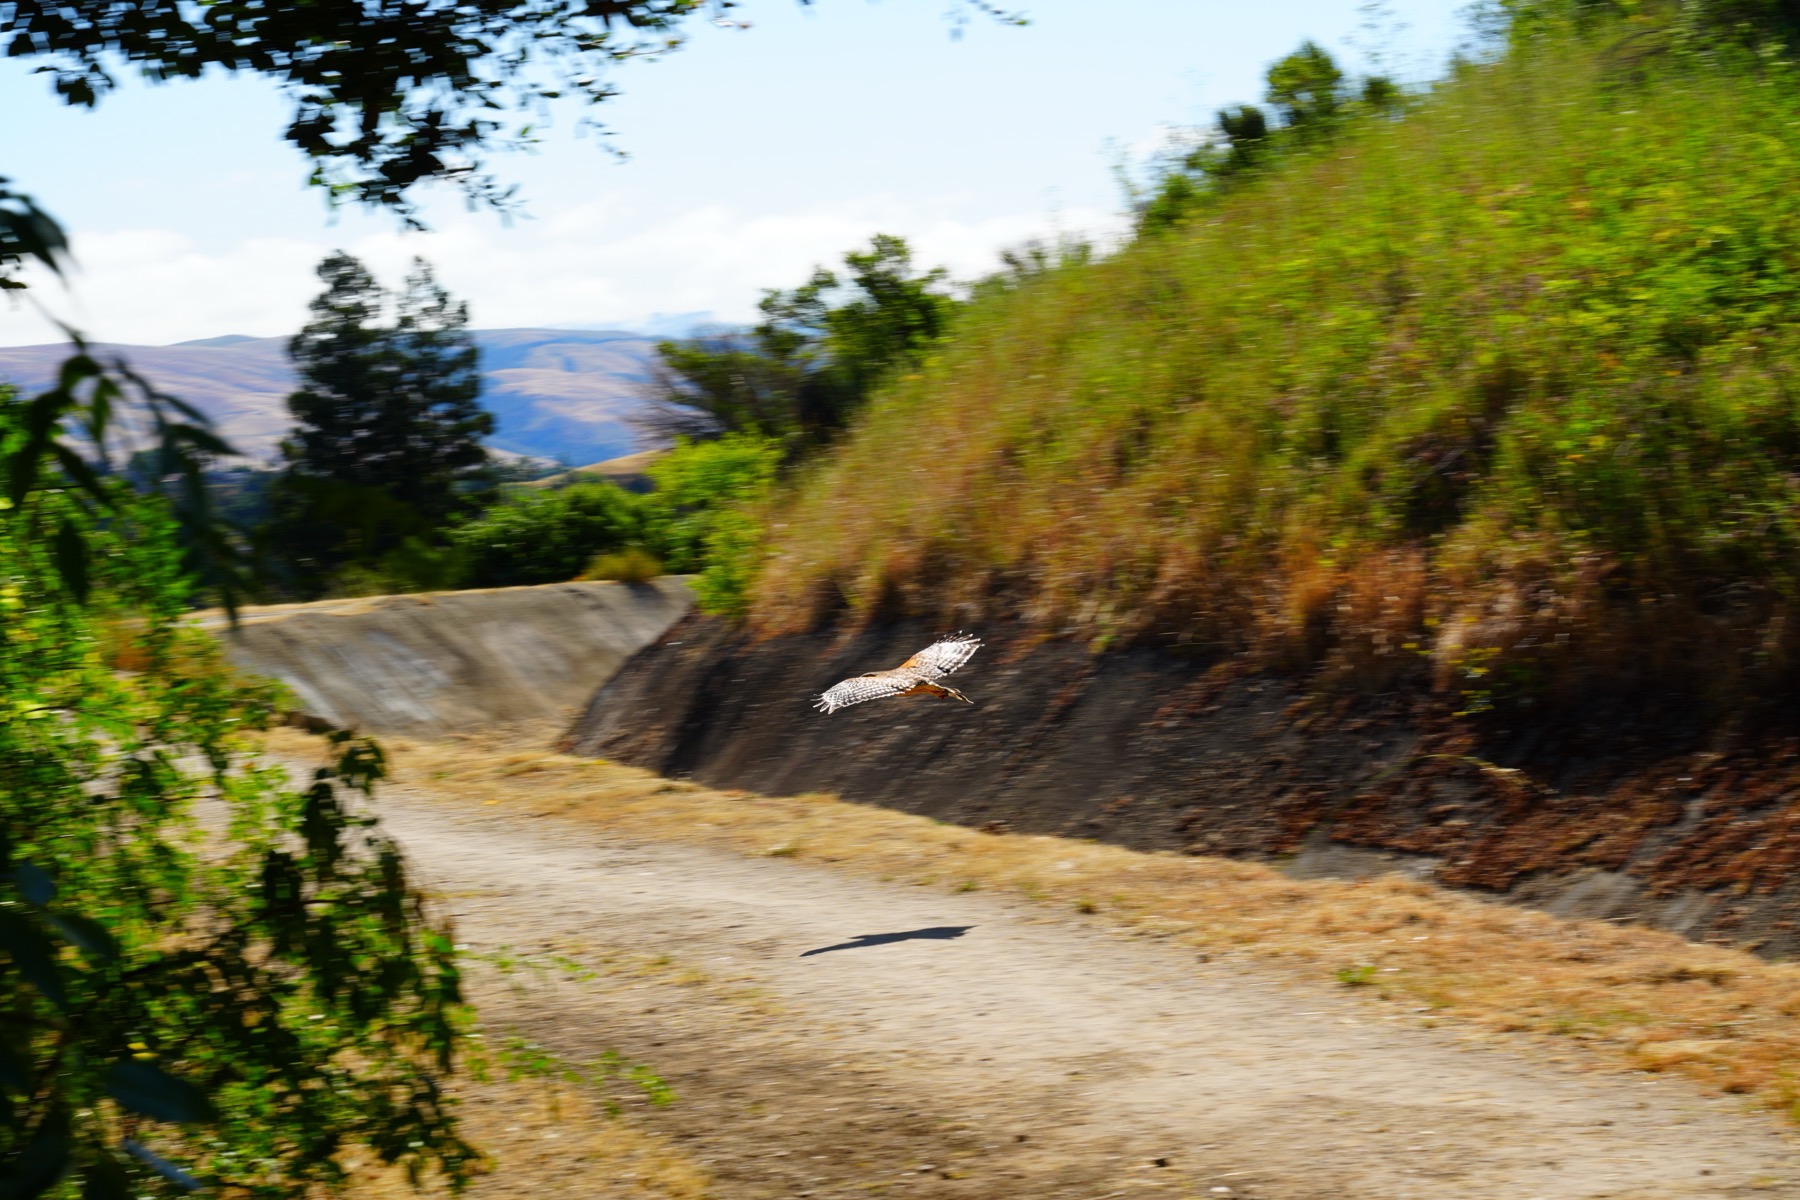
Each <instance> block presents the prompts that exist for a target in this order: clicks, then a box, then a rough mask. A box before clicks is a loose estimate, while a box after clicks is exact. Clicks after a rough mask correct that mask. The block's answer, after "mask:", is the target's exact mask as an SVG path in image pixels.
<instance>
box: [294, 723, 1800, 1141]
mask: <svg viewBox="0 0 1800 1200" xmlns="http://www.w3.org/2000/svg"><path fill="white" fill-rule="evenodd" d="M272 737H273V738H274V739H275V741H276V742H277V745H275V746H274V748H275V749H278V750H280V751H282V752H284V753H288V754H290V755H292V754H298V753H307V752H309V751H308V750H307V748H306V744H305V739H304V738H303V736H302V735H299V734H296V733H293V732H291V731H279V732H277V733H276V734H274V735H272ZM512 745H513V746H515V747H516V745H517V743H516V742H514V743H512ZM390 748H391V749H392V750H393V751H394V762H395V766H396V769H397V782H401V783H408V784H413V785H417V786H420V787H423V788H428V789H429V790H430V791H431V793H432V794H434V795H438V796H442V797H443V798H445V799H446V800H448V801H451V802H459V803H466V804H479V805H500V806H504V807H505V808H507V809H508V810H511V811H517V812H519V813H521V814H533V815H550V816H557V817H560V818H563V819H567V820H573V821H578V822H581V823H583V824H586V825H589V826H592V827H595V828H598V829H602V830H605V831H606V832H608V833H613V834H618V835H622V836H627V837H631V838H637V839H643V840H647V841H662V842H680V843H687V844H693V845H702V846H709V847H713V848H717V849H721V850H727V851H730V852H733V853H737V854H745V855H772V856H782V857H793V858H801V859H806V860H809V861H814V862H819V863H824V864H829V865H831V866H832V867H833V868H834V869H837V870H843V871H847V872H852V873H855V874H858V875H865V876H873V877H877V878H880V879H884V880H892V881H895V882H900V883H907V884H918V885H923V886H932V887H941V888H944V889H947V890H959V889H960V890H970V889H976V888H979V889H983V890H989V891H1000V892H1005V893H1010V894H1014V895H1020V896H1024V897H1027V898H1029V899H1031V900H1033V901H1037V902H1039V903H1042V904H1044V905H1047V906H1051V907H1054V908H1058V909H1062V910H1064V911H1066V912H1067V913H1068V914H1069V915H1070V919H1092V920H1102V921H1107V922H1110V923H1112V924H1114V925H1116V926H1119V927H1121V928H1123V929H1126V930H1130V931H1132V932H1134V933H1137V934H1141V935H1145V936H1153V937H1159V938H1170V939H1175V940H1178V941H1181V942H1185V943H1188V944H1190V945H1192V946H1195V947H1197V948H1200V949H1203V950H1206V951H1208V952H1211V953H1215V954H1216V953H1220V952H1234V953H1239V954H1243V955H1246V956H1251V957H1254V958H1256V959H1259V960H1263V961H1267V962H1273V963H1279V964H1283V965H1284V966H1285V967H1286V968H1287V969H1289V970H1291V971H1292V972H1293V973H1295V974H1296V975H1298V976H1301V977H1305V978H1309V979H1311V980H1314V981H1319V982H1331V981H1333V980H1334V979H1335V980H1339V981H1342V982H1344V983H1347V984H1351V985H1355V990H1357V991H1358V992H1360V993H1363V994H1366V995H1368V996H1370V997H1371V998H1372V1000H1379V1001H1387V1002H1392V1003H1397V1004H1402V1005H1406V1006H1408V1007H1411V1008H1413V1009H1415V1010H1417V1011H1419V1012H1420V1013H1421V1014H1422V1015H1425V1016H1426V1019H1429V1020H1438V1019H1448V1020H1451V1021H1454V1022H1457V1023H1459V1024H1461V1025H1463V1026H1464V1027H1465V1028H1468V1029H1470V1030H1471V1031H1472V1032H1476V1033H1487V1032H1507V1033H1519V1034H1532V1035H1541V1040H1543V1041H1545V1042H1549V1043H1552V1044H1555V1045H1557V1046H1558V1048H1559V1049H1560V1051H1561V1053H1563V1054H1564V1055H1566V1056H1568V1057H1569V1058H1570V1059H1572V1060H1573V1061H1575V1062H1577V1063H1581V1064H1584V1065H1587V1066H1590V1067H1612V1068H1618V1069H1626V1068H1635V1069H1643V1070H1651V1071H1669V1072H1675V1073H1679V1074H1683V1075H1687V1076H1690V1077H1692V1078H1694V1079H1696V1080H1699V1081H1701V1082H1702V1083H1704V1084H1706V1085H1708V1086H1710V1087H1713V1088H1717V1089H1719V1090H1722V1091H1725V1092H1730V1093H1737V1094H1741V1095H1744V1096H1745V1097H1746V1098H1747V1099H1749V1100H1752V1101H1754V1102H1755V1103H1756V1104H1758V1105H1761V1106H1765V1107H1768V1108H1773V1109H1777V1110H1780V1111H1782V1112H1783V1113H1785V1114H1786V1115H1788V1116H1789V1117H1790V1118H1791V1119H1794V1120H1800V1082H1797V1081H1796V1076H1795V1067H1794V1064H1795V1063H1797V1062H1800V967H1797V966H1793V965H1788V964H1782V963H1771V962H1767V961H1764V960H1762V959H1759V958H1757V957H1755V956H1754V955H1751V954H1749V953H1746V952H1742V951H1737V950H1731V949H1726V948H1722V947H1716V946H1702V945H1696V944H1692V943H1689V942H1685V941H1683V940H1682V939H1680V938H1678V937H1675V936H1674V935H1672V934H1668V933H1662V932H1658V931H1655V930H1648V929H1640V928H1630V927H1621V926H1615V925H1610V924H1607V923H1604V922H1593V921H1567V920H1561V919H1558V918H1554V917H1551V916H1549V915H1547V914H1544V913H1539V912H1533V911H1529V910H1524V909H1518V908H1512V907H1507V906H1503V905H1499V904H1493V903H1487V902H1484V901H1482V900H1479V899H1476V898H1474V897H1472V896H1468V895H1461V894H1457V893H1453V892H1447V891H1444V890H1442V889H1439V888H1435V887H1432V886H1430V885H1427V884H1422V883H1418V882H1414V881H1410V880H1405V879H1401V878H1398V877H1386V878H1380V879H1373V880H1363V881H1345V882H1340V881H1304V882H1303V881H1296V880H1293V879H1289V878H1287V877H1286V876H1283V875H1282V874H1280V873H1279V872H1277V871H1275V870H1274V869H1272V868H1270V867H1267V866H1262V865H1259V864H1255V863H1245V862H1235V861H1232V860H1228V859H1217V858H1192V857H1182V856H1178V855H1174V854H1167V853H1164V854H1142V853H1137V852H1133V851H1129V850H1124V849H1121V848H1118V847H1114V846H1104V845H1098V844H1093V843H1086V842H1076V841H1068V840H1064V839H1060V838H1053V837H1035V836H1016V835H1004V834H1003V835H995V834H986V833H981V832H977V831H975V830H971V829H967V828H963V827H960V826H953V825H943V824H940V823H937V822H934V821H931V820H928V819H926V818H922V817H916V816H911V815H907V814H904V813H899V812H894V811H891V810H888V809H883V808H875V807H870V806H865V805H858V804H849V803H845V802H843V801H841V800H838V799H836V798H834V797H831V796H819V795H813V796H793V797H771V796H761V795H755V794H751V793H747V792H738V791H719V790H713V789H709V788H703V787H699V786H697V785H694V784H690V783H683V782H676V781H670V780H666V779H662V778H659V777H657V776H655V775H652V774H650V773H649V772H645V771H640V770H636V769H633V768H628V767H622V766H618V765H615V764H610V763H606V762H603V761H598V760H592V759H582V758H574V757H571V756H568V755H561V754H555V753H549V752H539V751H529V752H520V751H518V750H516V749H508V748H507V747H506V746H505V745H500V744H483V743H482V742H481V741H480V740H477V739H467V740H462V741H455V742H434V743H404V742H396V743H393V744H392V745H391V747H390Z"/></svg>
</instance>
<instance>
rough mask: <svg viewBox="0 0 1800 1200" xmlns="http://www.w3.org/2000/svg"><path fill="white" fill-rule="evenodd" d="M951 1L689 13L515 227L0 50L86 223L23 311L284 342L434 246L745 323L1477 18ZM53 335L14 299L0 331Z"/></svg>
mask: <svg viewBox="0 0 1800 1200" xmlns="http://www.w3.org/2000/svg"><path fill="white" fill-rule="evenodd" d="M948 7H949V4H948V0H879V2H877V0H817V2H816V3H815V4H813V5H812V6H811V7H809V8H802V7H800V6H799V5H798V4H796V3H794V0H748V2H747V3H745V4H743V5H741V6H740V7H739V8H738V9H736V10H734V12H733V16H734V17H736V18H737V19H740V20H745V21H748V22H749V23H750V26H751V27H750V28H749V29H727V28H720V27H716V26H714V25H712V24H710V23H708V22H706V21H696V22H694V23H693V25H692V26H691V27H690V29H691V33H692V39H691V41H690V43H689V44H688V45H687V46H686V47H684V48H683V49H681V50H679V51H678V52H676V53H674V54H671V55H669V56H668V57H666V58H664V59H662V60H660V61H657V62H637V63H631V64H628V65H626V66H625V67H623V68H621V69H620V70H619V71H618V72H617V73H616V75H615V76H614V79H615V82H616V83H617V84H618V85H619V86H620V87H621V88H622V89H623V94H622V95H621V96H619V97H617V98H615V99H613V100H611V101H608V102H607V104H606V105H605V106H603V108H602V109H601V110H600V112H599V115H600V116H601V117H602V118H603V119H604V120H605V121H606V122H607V123H608V124H609V126H610V127H611V128H612V129H613V130H614V131H615V137H614V141H613V144H614V145H616V146H617V147H618V148H619V149H621V150H624V151H626V152H627V153H628V154H629V156H630V157H629V158H628V159H627V160H626V161H623V162H620V161H617V160H615V159H614V158H612V157H610V156H608V155H606V154H605V153H603V152H602V151H600V150H599V149H598V148H596V146H595V145H594V143H593V141H592V140H591V139H585V140H584V139H578V138H576V137H575V136H573V133H572V127H573V125H574V123H575V118H576V117H577V116H578V115H579V114H578V110H577V109H575V108H573V107H570V108H568V109H562V110H558V111H557V112H556V113H555V121H554V123H553V125H552V127H551V129H550V130H549V131H548V135H547V137H546V140H545V142H544V144H543V145H542V146H541V147H540V148H539V149H538V150H537V151H535V152H534V153H531V154H528V155H515V156H507V157H503V158H500V159H499V160H498V161H497V165H498V167H499V170H500V172H501V174H502V175H504V176H505V177H506V178H508V179H509V180H513V181H516V182H518V183H519V184H520V185H521V190H522V194H523V196H524V197H525V199H526V201H527V204H528V209H529V212H530V214H531V219H529V220H523V221H515V222H512V223H511V224H510V225H509V224H507V223H506V222H503V221H502V220H500V219H499V218H498V217H497V216H495V215H493V214H490V213H480V212H478V213H469V212H467V211H466V210H465V209H464V207H463V206H462V204H461V202H460V201H459V200H457V199H456V198H455V197H453V196H450V195H447V194H445V195H433V196H430V197H429V198H428V201H427V213H428V220H429V221H430V223H431V225H432V227H433V229H432V232H431V233H429V234H425V235H420V234H409V233H406V232H404V231H403V230H402V229H401V228H400V227H399V225H398V223H397V222H395V221H394V220H393V219H392V218H391V217H388V216H385V215H382V214H373V213H363V212H356V211H345V212H340V213H338V214H335V215H333V214H330V213H328V212H327V211H326V208H325V206H324V203H323V201H322V199H321V197H320V196H319V195H318V194H317V193H316V192H314V191H312V190H310V189H308V188H307V187H306V186H305V175H306V168H305V166H304V164H302V163H301V162H300V160H299V158H298V156H297V155H296V154H295V153H294V152H293V151H292V150H290V149H289V148H288V147H287V146H286V144H285V143H284V142H282V140H281V138H280V130H281V128H282V127H283V124H284V121H285V116H286V113H287V106H286V104H285V102H284V101H283V99H282V97H281V96H280V94H279V93H278V92H277V91H276V90H275V89H274V88H273V87H271V86H269V85H268V84H266V83H264V82H262V81H260V80H254V79H231V78H223V77H221V78H214V79H207V80H203V81H200V82H197V83H176V84H171V85H167V86H163V87H150V86H148V85H143V84H138V83H133V84H131V85H129V86H128V87H126V88H125V89H123V90H122V91H121V92H120V93H118V94H116V95H115V96H113V97H112V98H110V99H109V100H107V101H105V102H103V103H102V105H101V107H100V108H99V110H98V111H97V112H82V111H72V110H68V109H64V108H62V107H61V106H60V105H58V104H57V103H56V102H55V101H54V100H53V98H52V97H51V96H50V94H49V90H48V87H47V85H46V84H45V83H44V81H43V80H42V79H40V78H37V77H34V76H33V75H31V73H30V67H29V65H28V64H27V63H23V62H21V61H19V60H0V112H4V113H6V114H7V116H8V120H7V121H6V122H5V131H4V133H0V174H4V175H7V176H10V177H11V178H12V180H13V182H14V185H15V186H17V187H19V188H21V189H22V190H25V191H27V192H30V193H31V194H33V195H35V196H36V197H37V198H38V200H39V201H40V202H41V203H42V204H44V205H45V206H46V207H47V208H48V209H50V211H51V212H53V213H54V214H56V215H57V216H58V217H59V218H60V219H61V220H62V221H63V222H64V224H65V225H66V226H67V227H68V228H69V230H70V231H71V233H72V235H73V238H74V245H75V253H76V258H77V261H78V263H79V265H80V271H79V273H78V274H77V275H76V276H75V277H74V278H73V280H72V286H71V287H69V288H64V287H62V286H61V285H60V284H56V283H52V282H46V284H45V286H43V287H41V288H38V289H36V294H37V299H38V301H39V302H40V303H42V304H44V305H45V306H46V307H48V308H50V309H51V310H52V311H54V312H55V313H57V314H58V315H60V316H62V317H63V318H64V319H67V320H71V321H72V322H73V323H74V324H76V325H77V326H78V327H80V328H82V329H83V330H85V331H86V332H87V333H89V334H90V335H91V336H94V337H98V338H103V339H106V340H112V341H126V342H142V343H151V344H162V343H168V342H174V341H181V340H186V339H189V338H201V337H210V336H215V335H218V334H224V333H247V334H254V335H275V334H286V333H290V332H292V331H293V330H294V329H296V328H297V327H298V325H299V324H300V323H301V321H303V320H304V314H305V305H306V301H307V300H308V299H309V298H310V297H311V296H312V294H313V293H314V292H316V291H317V290H318V285H317V281H316V279H315V278H314V276H313V274H312V268H313V266H314V264H315V263H316V262H317V261H318V260H319V258H320V257H322V256H323V255H324V254H325V253H326V252H328V251H329V250H331V249H334V248H343V249H347V250H349V251H350V252H351V253H353V254H356V255H358V256H359V257H362V258H363V259H364V260H365V261H367V262H369V263H370V265H371V266H372V267H374V268H375V269H376V271H377V273H378V274H381V275H382V276H383V277H384V278H387V279H389V280H392V281H397V280H398V278H399V275H400V273H401V271H402V270H403V268H404V265H405V263H406V261H407V260H408V259H409V258H410V257H412V256H413V255H415V254H416V255H423V256H424V257H426V258H428V259H430V260H431V261H432V262H433V263H434V264H435V265H436V266H437V268H438V272H439V276H440V278H441V279H442V280H443V281H444V282H445V283H446V284H447V285H448V286H449V287H450V288H451V290H452V291H453V292H454V293H455V294H456V295H458V296H459V297H461V298H464V299H467V300H468V301H469V303H470V307H471V313H472V317H473V319H474V322H475V324H477V325H478V326H481V327H484V328H498V327H506V326H523V325H548V324H562V325H596V326H600V325H617V326H621V327H641V326H644V325H645V324H646V323H647V322H649V321H651V320H652V319H653V318H655V316H656V315H657V314H665V315H666V314H683V313H697V312H704V313H709V314H712V316H713V317H715V318H716V319H719V320H741V319H744V318H745V317H747V316H749V315H750V313H751V312H752V311H753V307H754V304H755V301H756V299H757V296H758V295H759V294H760V289H762V288H764V287H772V286H788V285H792V284H794V283H797V282H799V281H800V280H801V279H802V278H803V277H804V276H805V275H806V274H807V272H808V271H809V270H810V268H811V266H812V265H813V264H814V263H819V262H833V261H835V260H836V259H837V258H838V257H839V256H840V255H841V253H842V252H843V251H844V250H846V249H849V248H851V247H853V246H856V245H860V244H862V243H864V242H866V241H867V239H868V237H869V236H870V235H871V234H874V233H876V232H889V233H897V234H901V235H903V236H906V237H908V238H909V239H910V240H911V241H912V242H913V244H914V245H915V247H916V249H917V251H918V254H919V257H920V259H921V260H923V261H924V262H926V263H930V264H938V263H942V264H945V265H947V266H949V267H950V268H951V270H952V272H953V273H954V274H955V275H957V276H958V277H963V278H967V277H972V276H974V275H976V274H978V273H981V272H983V271H985V270H988V269H989V268H991V266H992V265H993V264H994V262H995V261H996V257H997V254H998V252H999V251H1000V250H1001V249H1003V248H1004V247H1006V246H1009V245H1016V244H1018V243H1019V242H1021V241H1023V240H1025V239H1026V238H1028V237H1033V236H1047V235H1048V236H1054V235H1055V234H1056V233H1058V232H1065V233H1074V234H1083V235H1088V236H1094V237H1098V238H1101V239H1104V238H1105V237H1107V236H1109V235H1114V234H1116V233H1117V231H1118V230H1119V229H1120V228H1121V224H1122V223H1121V219H1120V215H1119V214H1120V210H1121V208H1122V207H1123V201H1122V198H1121V196H1120V192H1119V187H1118V184H1117V181H1116V179H1115V177H1114V173H1113V167H1114V164H1115V163H1116V162H1117V161H1118V160H1119V158H1120V155H1121V154H1124V155H1126V156H1128V157H1130V158H1132V159H1139V160H1141V159H1142V158H1143V157H1145V156H1146V155H1148V154H1149V153H1150V152H1152V151H1153V150H1154V149H1155V148H1156V147H1157V146H1158V145H1159V144H1160V143H1161V142H1162V141H1163V140H1164V139H1165V137H1166V136H1167V130H1168V129H1169V128H1170V127H1177V126H1184V125H1202V124H1205V123H1207V122H1208V121H1209V120H1210V117H1211V114H1212V112H1213V111H1214V110H1215V109H1217V108H1219V107H1220V106H1222V105H1224V104H1227V103H1233V102H1237V101H1242V100H1254V99H1257V98H1259V96H1260V93H1261V90H1262V88H1261V77H1262V72H1263V71H1264V69H1265V68H1266V67H1267V65H1268V63H1269V62H1270V61H1272V60H1273V59H1275V58H1277V57H1279V56H1280V55H1282V54H1284V53H1286V52H1287V51H1289V50H1291V49H1292V48H1293V47H1294V46H1295V45H1297V44H1298V43H1299V42H1300V41H1301V39H1303V38H1308V37H1310V38H1313V39H1315V40H1317V41H1318V42H1320V43H1321V44H1322V45H1325V46H1326V47H1327V48H1328V49H1330V50H1332V51H1333V53H1335V54H1337V55H1338V56H1339V59H1340V61H1341V62H1343V63H1345V65H1346V66H1348V67H1351V68H1353V69H1366V67H1367V66H1368V62H1367V55H1368V52H1369V51H1370V50H1371V49H1374V50H1376V52H1378V53H1381V54H1383V55H1384V56H1385V63H1384V65H1385V67H1386V68H1387V69H1388V70H1389V71H1390V72H1391V73H1393V74H1396V75H1398V76H1400V77H1402V78H1405V79H1409V80H1414V81H1419V80H1424V79H1428V78H1431V77H1432V76H1434V75H1435V74H1436V73H1437V72H1438V71H1439V69H1440V68H1441V67H1442V65H1443V63H1444V61H1445V59H1446V58H1447V56H1448V54H1449V53H1450V51H1451V49H1452V48H1453V47H1454V45H1455V44H1456V43H1457V41H1458V40H1459V39H1460V38H1461V36H1462V29H1463V26H1462V21H1461V19H1460V17H1459V15H1458V14H1459V11H1460V7H1461V6H1460V5H1459V4H1451V3H1432V2H1430V0H1389V2H1387V3H1377V4H1374V5H1371V4H1368V3H1361V2H1359V0H1281V2H1280V3H1266V2H1265V3H1262V4H1246V3H1243V2H1242V0H1108V3H1106V4H1104V5H1096V4H1093V3H1091V0H1017V2H1016V3H1015V4H1014V5H1013V7H1016V8H1018V9H1021V10H1022V11H1024V12H1025V13H1026V14H1027V15H1028V16H1029V17H1030V18H1031V21H1032V23H1031V24H1030V25H1029V26H1027V27H1025V28H1014V27H1007V26H1001V25H997V24H993V23H991V22H988V21H985V20H983V19H980V18H976V19H975V20H973V21H971V22H970V23H969V24H967V25H966V26H964V27H963V29H962V36H961V37H960V38H954V37H952V36H951V34H952V26H951V24H950V23H949V22H947V21H946V20H945V19H944V12H945V10H946V8H948ZM1097 12H1104V13H1105V14H1106V17H1105V19H1104V20H1096V19H1095V14H1096V13H1097ZM55 337H56V335H55V331H54V327H53V326H52V325H51V324H49V323H48V322H47V321H46V320H45V318H44V317H43V316H42V315H41V314H40V313H39V312H38V311H36V309H35V308H33V307H32V306H31V305H29V304H28V305H24V306H9V305H6V304H5V302H4V301H0V345H22V344H29V343H34V342H43V341H51V340H55Z"/></svg>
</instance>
